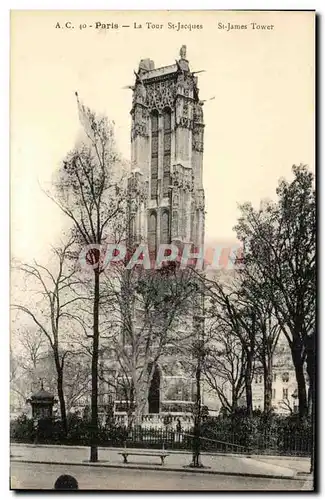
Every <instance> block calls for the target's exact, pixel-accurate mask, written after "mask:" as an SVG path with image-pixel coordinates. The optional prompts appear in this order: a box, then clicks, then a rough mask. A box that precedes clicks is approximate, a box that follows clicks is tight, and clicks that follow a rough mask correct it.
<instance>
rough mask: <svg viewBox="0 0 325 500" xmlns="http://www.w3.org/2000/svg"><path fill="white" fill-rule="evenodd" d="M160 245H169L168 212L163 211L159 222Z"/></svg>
mask: <svg viewBox="0 0 325 500" xmlns="http://www.w3.org/2000/svg"><path fill="white" fill-rule="evenodd" d="M160 243H162V244H165V245H167V244H168V243H170V235H169V212H168V210H164V211H163V213H162V216H161V221H160Z"/></svg>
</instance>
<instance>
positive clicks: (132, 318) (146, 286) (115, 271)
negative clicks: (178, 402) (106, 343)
mask: <svg viewBox="0 0 325 500" xmlns="http://www.w3.org/2000/svg"><path fill="white" fill-rule="evenodd" d="M105 285H106V296H109V297H110V300H107V302H106V306H107V316H108V317H109V318H110V322H111V331H113V332H114V333H113V335H111V336H110V337H109V338H110V345H111V348H112V357H113V358H114V359H115V360H116V364H115V366H116V370H117V373H118V374H119V380H120V385H121V388H122V389H123V391H124V392H125V397H126V400H127V401H128V403H129V406H128V423H129V426H130V425H131V424H132V420H133V419H134V421H135V423H136V424H137V425H139V424H140V423H141V418H142V414H143V412H144V409H145V406H146V403H147V400H148V391H149V387H150V384H151V381H152V378H153V375H154V371H155V369H156V366H157V363H158V361H159V359H160V357H161V356H162V354H164V352H165V349H166V347H167V346H168V344H171V343H177V342H181V340H182V339H181V338H180V335H181V334H180V332H179V330H178V328H177V327H178V325H179V321H181V320H184V316H185V315H186V313H188V312H189V310H190V307H191V300H190V299H191V297H192V296H193V293H194V290H195V284H194V283H193V279H192V275H191V271H190V269H185V270H181V269H179V268H177V266H173V265H171V266H168V267H164V268H162V269H144V268H142V266H140V267H139V266H135V267H133V268H132V269H125V268H124V265H123V264H122V265H121V266H114V267H113V268H110V269H108V270H107V271H106V272H105ZM104 295H105V292H104ZM113 297H114V298H113Z"/></svg>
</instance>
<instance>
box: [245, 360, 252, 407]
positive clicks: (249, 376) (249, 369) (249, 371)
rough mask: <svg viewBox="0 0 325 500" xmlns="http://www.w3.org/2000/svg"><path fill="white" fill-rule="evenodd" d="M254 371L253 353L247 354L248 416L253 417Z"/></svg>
mask: <svg viewBox="0 0 325 500" xmlns="http://www.w3.org/2000/svg"><path fill="white" fill-rule="evenodd" d="M252 371H253V362H252V356H251V353H247V367H246V371H245V392H246V408H247V415H251V414H252V413H253V395H252Z"/></svg>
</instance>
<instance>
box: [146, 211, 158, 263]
mask: <svg viewBox="0 0 325 500" xmlns="http://www.w3.org/2000/svg"><path fill="white" fill-rule="evenodd" d="M148 249H149V253H150V255H153V257H155V256H156V249H157V216H156V212H151V213H150V214H149V220H148Z"/></svg>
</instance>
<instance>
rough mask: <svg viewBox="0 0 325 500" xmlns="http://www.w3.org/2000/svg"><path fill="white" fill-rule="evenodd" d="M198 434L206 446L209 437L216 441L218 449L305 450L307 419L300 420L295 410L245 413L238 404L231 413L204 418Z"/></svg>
mask: <svg viewBox="0 0 325 500" xmlns="http://www.w3.org/2000/svg"><path fill="white" fill-rule="evenodd" d="M201 436H202V437H203V438H205V439H206V442H204V441H205V440H204V439H203V447H204V448H206V449H208V448H211V447H213V446H215V445H214V444H213V441H218V442H219V449H220V450H228V451H230V450H231V451H233V452H240V451H244V450H245V452H250V453H254V452H258V453H261V452H262V453H275V452H276V453H279V454H286V453H289V454H291V453H294V454H308V452H309V451H310V447H311V421H310V420H309V419H304V420H300V419H299V416H298V415H296V414H293V415H291V416H283V415H276V414H274V413H269V414H264V413H262V412H260V411H254V412H253V414H252V415H251V416H249V415H247V412H246V409H245V408H238V410H237V411H236V412H234V413H233V414H232V415H220V416H218V417H214V418H211V417H210V418H206V419H205V420H204V422H203V423H202V426H201ZM209 440H211V442H209ZM236 445H237V446H236ZM241 447H242V450H241V449H240V448H241Z"/></svg>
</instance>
